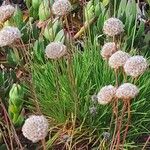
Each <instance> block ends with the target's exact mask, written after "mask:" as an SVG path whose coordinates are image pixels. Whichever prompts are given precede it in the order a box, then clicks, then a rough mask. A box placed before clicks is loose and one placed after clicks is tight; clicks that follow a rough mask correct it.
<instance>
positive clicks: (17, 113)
mask: <svg viewBox="0 0 150 150" xmlns="http://www.w3.org/2000/svg"><path fill="white" fill-rule="evenodd" d="M23 98H24V89H23V87H22V86H20V85H19V84H15V83H14V84H13V85H12V87H11V90H10V92H9V106H8V113H9V116H10V118H11V119H12V122H13V124H14V125H15V126H21V125H22V123H23V121H24V117H23V115H22V113H21V111H22V109H23Z"/></svg>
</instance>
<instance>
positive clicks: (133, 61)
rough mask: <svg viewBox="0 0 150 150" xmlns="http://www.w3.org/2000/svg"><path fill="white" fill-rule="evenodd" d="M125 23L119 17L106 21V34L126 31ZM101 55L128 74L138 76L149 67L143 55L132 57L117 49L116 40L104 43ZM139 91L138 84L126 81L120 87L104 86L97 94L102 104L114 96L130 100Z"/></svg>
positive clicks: (110, 63) (112, 35)
mask: <svg viewBox="0 0 150 150" xmlns="http://www.w3.org/2000/svg"><path fill="white" fill-rule="evenodd" d="M123 28H124V25H123V23H122V22H121V21H120V20H119V19H117V18H110V19H108V20H106V21H105V23H104V27H103V31H104V34H106V35H108V36H110V37H114V36H116V35H120V34H121V33H122V32H123V31H124V29H123ZM101 56H102V57H103V58H104V59H105V60H108V63H109V66H110V67H111V68H113V69H115V70H116V69H119V68H123V69H124V72H125V73H126V75H129V76H131V77H133V78H137V77H139V76H140V75H142V74H143V73H144V72H145V71H146V69H147V66H148V64H147V60H146V59H145V58H144V57H143V56H133V57H131V56H130V55H129V54H128V53H126V52H123V51H121V50H117V46H116V44H115V43H114V42H108V43H106V44H104V46H103V47H102V50H101ZM138 93H139V89H138V88H137V86H136V85H134V84H131V83H124V84H122V85H121V86H119V87H117V88H116V87H114V86H112V85H109V86H104V87H103V88H102V89H101V90H100V91H99V92H98V94H97V99H98V102H99V103H100V104H102V105H104V104H108V103H110V102H111V101H112V100H113V99H114V98H118V99H123V100H130V99H133V98H135V96H136V95H137V94H138Z"/></svg>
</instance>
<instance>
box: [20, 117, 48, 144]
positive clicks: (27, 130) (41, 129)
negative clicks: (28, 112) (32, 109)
mask: <svg viewBox="0 0 150 150" xmlns="http://www.w3.org/2000/svg"><path fill="white" fill-rule="evenodd" d="M22 133H23V135H24V136H25V137H26V138H27V139H28V140H30V141H32V142H33V143H36V142H38V141H40V140H43V139H45V137H46V136H47V133H48V121H47V119H46V118H45V117H44V116H42V115H41V116H36V115H32V116H30V117H29V118H28V119H26V121H25V123H24V125H23V127H22Z"/></svg>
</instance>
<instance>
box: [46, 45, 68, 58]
mask: <svg viewBox="0 0 150 150" xmlns="http://www.w3.org/2000/svg"><path fill="white" fill-rule="evenodd" d="M45 53H46V56H47V57H48V58H50V59H59V58H61V57H63V56H64V55H66V54H67V48H66V46H65V45H64V44H63V43H61V42H51V43H50V44H49V45H47V46H46V50H45Z"/></svg>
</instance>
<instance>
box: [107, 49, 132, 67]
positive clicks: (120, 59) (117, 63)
mask: <svg viewBox="0 0 150 150" xmlns="http://www.w3.org/2000/svg"><path fill="white" fill-rule="evenodd" d="M129 58H130V55H129V54H128V53H126V52H123V51H120V50H119V51H117V52H115V53H114V54H113V55H112V56H111V57H110V58H109V66H110V67H111V68H114V69H118V68H119V67H123V65H124V64H125V62H126V61H127V60H128V59H129Z"/></svg>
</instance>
